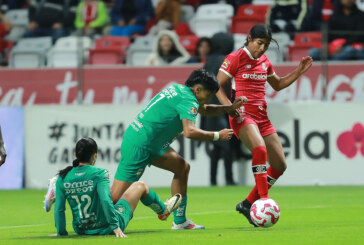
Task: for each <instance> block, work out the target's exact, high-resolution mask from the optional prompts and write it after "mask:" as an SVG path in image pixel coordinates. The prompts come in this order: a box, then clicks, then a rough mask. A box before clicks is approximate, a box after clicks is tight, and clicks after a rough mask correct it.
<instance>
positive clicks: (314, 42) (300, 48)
mask: <svg viewBox="0 0 364 245" xmlns="http://www.w3.org/2000/svg"><path fill="white" fill-rule="evenodd" d="M321 38H322V33H321V32H301V33H297V34H296V36H295V37H294V40H293V45H290V46H288V59H287V60H288V61H300V60H301V59H302V57H303V56H307V54H308V51H309V50H310V49H311V48H320V47H321Z"/></svg>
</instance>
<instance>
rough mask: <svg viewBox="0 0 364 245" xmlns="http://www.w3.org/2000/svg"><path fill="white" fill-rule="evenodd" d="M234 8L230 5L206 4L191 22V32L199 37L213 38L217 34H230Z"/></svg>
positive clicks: (199, 8) (198, 10)
mask: <svg viewBox="0 0 364 245" xmlns="http://www.w3.org/2000/svg"><path fill="white" fill-rule="evenodd" d="M233 15H234V8H233V6H232V5H230V4H224V3H217V4H204V5H201V6H199V7H198V9H197V11H196V14H195V16H194V18H192V19H191V20H190V23H189V25H190V28H191V30H192V31H193V32H194V33H195V34H196V35H197V36H199V37H202V36H206V37H211V36H212V35H214V34H215V33H217V32H228V30H229V27H230V25H231V17H232V16H233Z"/></svg>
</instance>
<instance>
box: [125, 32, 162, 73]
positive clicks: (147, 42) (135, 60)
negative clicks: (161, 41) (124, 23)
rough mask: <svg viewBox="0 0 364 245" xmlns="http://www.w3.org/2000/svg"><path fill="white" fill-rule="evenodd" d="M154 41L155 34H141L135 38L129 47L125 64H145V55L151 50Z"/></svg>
mask: <svg viewBox="0 0 364 245" xmlns="http://www.w3.org/2000/svg"><path fill="white" fill-rule="evenodd" d="M155 42H156V37H155V36H141V37H137V38H135V40H134V42H133V43H132V44H131V45H130V47H129V51H128V56H127V58H126V64H128V65H134V66H145V65H146V63H145V62H146V57H148V56H149V54H150V53H151V52H152V50H153V47H154V43H155Z"/></svg>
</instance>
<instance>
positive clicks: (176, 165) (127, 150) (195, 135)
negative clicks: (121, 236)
mask: <svg viewBox="0 0 364 245" xmlns="http://www.w3.org/2000/svg"><path fill="white" fill-rule="evenodd" d="M218 90H219V84H218V83H217V80H216V78H215V77H214V76H213V75H211V74H209V73H208V72H207V71H205V70H203V69H201V70H195V71H193V72H192V74H191V75H190V77H189V78H188V79H187V81H186V83H185V85H181V84H174V85H172V86H170V87H168V88H166V89H163V90H162V91H161V92H160V93H158V94H157V95H156V96H155V97H154V98H153V99H152V100H151V101H150V103H149V104H148V105H147V106H146V107H145V108H144V110H142V111H141V112H140V113H139V114H138V115H137V116H136V118H135V120H134V121H133V122H132V123H131V124H130V125H129V127H128V128H127V130H126V131H125V133H124V136H123V141H122V144H121V158H120V161H119V166H118V169H117V172H116V174H115V179H114V182H113V185H112V188H111V198H112V200H113V201H114V203H116V202H117V201H118V200H119V199H120V197H122V195H123V194H124V193H125V192H126V191H127V190H128V188H130V186H131V185H132V183H134V182H136V181H138V180H139V178H140V177H141V176H142V174H143V172H144V170H145V168H146V166H147V165H149V166H150V165H153V166H156V167H158V168H162V169H165V170H168V171H171V172H172V173H174V178H173V180H172V187H171V192H172V195H175V194H176V193H181V194H182V196H183V199H182V203H181V205H180V207H179V208H178V209H177V210H176V211H174V222H173V225H172V229H173V230H178V229H204V228H205V227H204V226H201V225H197V224H195V223H193V222H192V221H191V220H189V219H187V218H186V206H187V181H188V174H189V171H190V165H189V164H188V163H187V162H186V161H185V160H184V159H183V158H182V157H181V156H180V155H179V154H178V153H177V152H176V151H175V150H173V149H172V148H171V147H170V144H171V143H172V142H173V141H174V140H175V139H176V138H177V137H178V136H179V135H180V134H181V133H182V132H183V135H184V136H185V137H186V138H190V139H194V140H230V139H231V137H232V135H233V132H232V130H231V129H222V130H221V131H219V132H210V131H204V130H202V129H199V128H198V127H196V125H195V121H196V116H197V114H198V113H201V114H202V115H204V116H217V115H222V114H224V113H229V112H236V109H238V108H239V107H240V106H241V105H242V103H243V102H244V101H246V98H245V97H239V98H237V99H236V100H235V101H234V103H233V104H232V105H231V106H223V105H207V104H206V103H207V102H208V101H209V100H210V97H211V96H212V95H213V94H215V93H216V92H217V91H218ZM151 207H152V206H151ZM168 215H169V213H168V214H161V215H159V216H158V217H159V218H160V219H161V220H165V219H166V218H167V217H168Z"/></svg>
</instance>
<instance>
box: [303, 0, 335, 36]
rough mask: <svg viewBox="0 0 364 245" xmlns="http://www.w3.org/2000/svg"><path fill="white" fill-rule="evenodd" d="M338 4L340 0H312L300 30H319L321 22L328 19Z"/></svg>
mask: <svg viewBox="0 0 364 245" xmlns="http://www.w3.org/2000/svg"><path fill="white" fill-rule="evenodd" d="M339 4H340V0H314V1H313V4H312V6H310V8H309V10H308V11H307V13H306V16H305V18H304V20H303V22H302V26H301V31H320V30H321V23H322V22H327V21H328V20H329V18H330V16H331V15H332V13H333V12H334V8H338V6H339Z"/></svg>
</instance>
